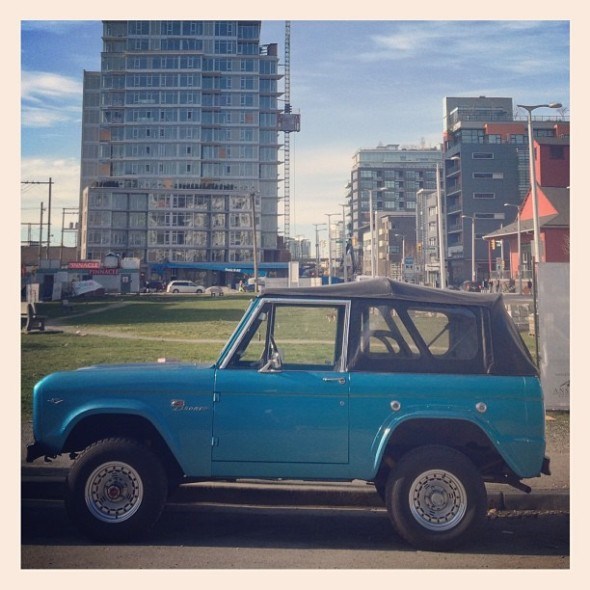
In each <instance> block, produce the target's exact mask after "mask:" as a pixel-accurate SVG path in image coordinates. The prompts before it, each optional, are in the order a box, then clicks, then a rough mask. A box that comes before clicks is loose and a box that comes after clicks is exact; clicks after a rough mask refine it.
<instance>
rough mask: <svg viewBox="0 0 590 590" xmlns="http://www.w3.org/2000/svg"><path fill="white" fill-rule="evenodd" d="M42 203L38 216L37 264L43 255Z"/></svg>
mask: <svg viewBox="0 0 590 590" xmlns="http://www.w3.org/2000/svg"><path fill="white" fill-rule="evenodd" d="M43 211H44V208H43V201H41V212H40V214H39V262H41V254H42V253H43Z"/></svg>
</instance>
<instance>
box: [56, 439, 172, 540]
mask: <svg viewBox="0 0 590 590" xmlns="http://www.w3.org/2000/svg"><path fill="white" fill-rule="evenodd" d="M167 493H168V481H167V477H166V471H165V469H164V467H163V465H162V462H161V461H160V459H159V457H158V456H157V455H156V454H155V453H154V452H153V451H152V450H151V449H149V448H148V447H146V446H145V445H142V444H140V443H139V442H137V441H135V440H130V439H123V438H109V439H104V440H100V441H97V442H95V443H93V444H92V445H90V446H89V447H88V448H87V449H86V451H85V452H84V453H82V454H81V455H80V456H79V457H78V458H77V459H76V461H75V462H74V465H73V466H72V468H71V470H70V472H69V474H68V478H67V481H66V498H65V500H66V510H67V513H68V516H69V517H70V519H71V520H72V521H73V522H74V524H75V525H76V526H78V528H79V529H80V530H81V531H82V532H83V533H85V534H86V535H88V536H89V537H90V538H92V539H96V540H101V541H114V542H120V541H126V540H129V539H132V538H134V537H138V536H140V535H142V534H144V533H145V532H147V531H148V530H149V529H150V528H151V527H152V526H153V525H154V523H155V522H156V521H157V520H158V518H159V517H160V514H161V512H162V510H163V508H164V504H165V502H166V497H167Z"/></svg>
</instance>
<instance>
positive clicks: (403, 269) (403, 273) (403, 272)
mask: <svg viewBox="0 0 590 590" xmlns="http://www.w3.org/2000/svg"><path fill="white" fill-rule="evenodd" d="M393 235H394V236H395V237H396V238H401V239H402V262H401V264H400V276H401V280H402V281H403V280H404V279H405V277H406V234H393Z"/></svg>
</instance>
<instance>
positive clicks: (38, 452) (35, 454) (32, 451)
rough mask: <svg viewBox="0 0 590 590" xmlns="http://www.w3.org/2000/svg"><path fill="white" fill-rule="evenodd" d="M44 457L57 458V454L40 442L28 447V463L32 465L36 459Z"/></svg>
mask: <svg viewBox="0 0 590 590" xmlns="http://www.w3.org/2000/svg"><path fill="white" fill-rule="evenodd" d="M43 456H52V457H55V454H54V453H51V452H50V451H49V450H48V449H47V448H46V447H45V445H42V444H40V443H38V442H35V443H32V444H29V445H27V463H32V462H33V461H34V460H35V459H38V458H39V457H43Z"/></svg>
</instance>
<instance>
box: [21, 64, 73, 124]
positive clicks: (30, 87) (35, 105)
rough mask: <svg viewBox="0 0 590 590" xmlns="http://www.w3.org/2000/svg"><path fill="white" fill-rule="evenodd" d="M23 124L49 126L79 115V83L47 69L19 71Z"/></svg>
mask: <svg viewBox="0 0 590 590" xmlns="http://www.w3.org/2000/svg"><path fill="white" fill-rule="evenodd" d="M21 97H22V125H23V127H35V128H40V127H51V126H54V125H58V124H63V123H68V122H72V121H77V120H79V119H80V113H81V108H82V84H80V82H78V81H76V80H73V79H72V78H68V77H66V76H62V75H59V74H51V73H47V72H30V71H29V72H27V71H24V72H22V76H21Z"/></svg>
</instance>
